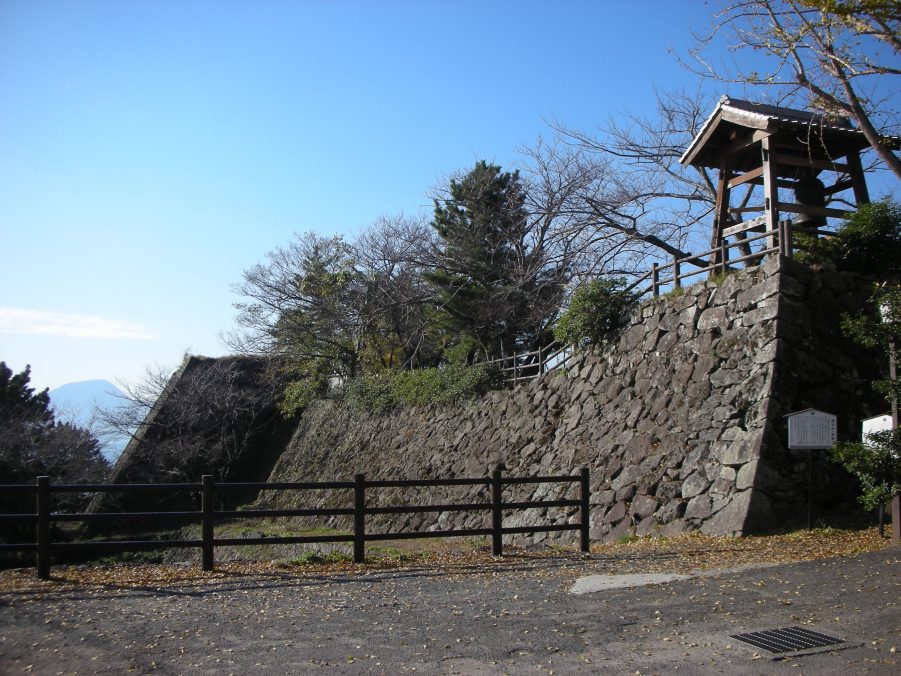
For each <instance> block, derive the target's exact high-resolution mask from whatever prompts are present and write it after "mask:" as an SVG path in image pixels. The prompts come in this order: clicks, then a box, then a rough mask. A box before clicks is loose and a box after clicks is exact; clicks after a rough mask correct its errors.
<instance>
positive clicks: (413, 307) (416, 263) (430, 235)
mask: <svg viewBox="0 0 901 676" xmlns="http://www.w3.org/2000/svg"><path fill="white" fill-rule="evenodd" d="M351 248H352V251H353V258H354V262H355V265H356V268H357V270H358V271H359V272H360V274H361V275H362V277H363V279H364V280H365V283H366V286H367V293H368V297H369V301H370V304H371V306H372V309H373V321H372V322H371V323H370V326H369V330H368V340H367V345H366V354H365V355H364V361H365V362H367V363H368V364H370V365H373V364H375V365H380V366H385V367H387V366H403V367H407V368H412V367H418V366H427V365H432V364H434V363H435V362H436V360H437V359H438V354H437V349H436V348H437V346H436V344H435V341H434V336H431V335H430V330H431V326H430V322H429V316H430V315H429V307H430V306H431V305H432V304H433V303H434V301H435V294H434V291H433V290H432V288H431V287H429V285H428V284H427V283H426V282H425V279H424V277H423V273H424V272H425V271H426V270H428V269H431V268H432V267H433V265H434V261H435V256H436V251H437V242H436V237H435V232H434V230H433V229H432V228H431V227H429V225H428V224H427V223H426V222H425V221H424V220H423V219H419V218H407V217H405V216H402V215H401V216H396V217H382V218H379V219H377V220H376V221H375V222H374V223H373V224H372V225H370V226H369V227H368V228H366V229H365V230H364V231H363V232H362V233H360V235H359V236H358V237H357V238H356V239H355V240H354V241H353V242H352V243H351Z"/></svg>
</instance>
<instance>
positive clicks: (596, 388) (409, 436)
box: [270, 259, 880, 540]
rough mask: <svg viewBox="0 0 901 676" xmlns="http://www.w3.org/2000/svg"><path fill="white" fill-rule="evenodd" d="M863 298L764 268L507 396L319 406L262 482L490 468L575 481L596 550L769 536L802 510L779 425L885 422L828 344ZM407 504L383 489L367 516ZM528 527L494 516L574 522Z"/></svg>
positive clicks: (524, 492)
mask: <svg viewBox="0 0 901 676" xmlns="http://www.w3.org/2000/svg"><path fill="white" fill-rule="evenodd" d="M867 287H868V285H867V282H866V280H859V279H852V278H848V277H846V276H843V275H839V274H837V273H832V272H828V271H812V270H810V269H808V268H806V267H804V266H801V265H795V264H792V263H791V262H790V261H788V262H785V261H783V266H782V267H781V268H779V267H778V261H776V260H775V259H773V260H770V261H769V262H767V263H766V264H765V265H764V266H762V267H760V268H758V269H756V270H752V271H745V272H740V273H735V274H732V275H729V276H728V277H726V278H725V279H724V280H723V281H722V282H721V283H719V284H715V283H713V282H702V283H698V284H695V285H694V286H691V287H688V288H686V289H684V290H679V291H677V293H671V294H669V295H667V296H665V297H661V298H658V299H655V300H652V301H649V302H647V303H645V304H643V305H642V306H641V307H640V308H639V309H638V311H637V312H636V313H635V314H634V316H633V317H632V319H631V322H630V324H629V326H628V327H627V329H626V330H625V331H624V333H623V334H622V336H621V337H620V338H619V340H618V341H617V342H616V343H615V344H612V345H608V346H606V347H605V348H604V349H602V350H598V351H597V352H596V353H593V354H587V355H584V356H583V357H581V358H580V360H579V361H577V363H576V364H575V365H574V366H572V367H571V368H570V369H569V372H568V373H560V372H551V373H550V374H547V375H546V376H545V377H543V378H541V379H539V380H537V381H533V382H531V383H529V384H528V385H520V386H519V387H517V388H516V389H514V390H512V391H501V392H494V393H491V394H489V395H487V396H485V397H483V398H482V399H479V400H477V401H473V402H469V403H467V404H463V405H460V406H456V407H450V408H440V409H436V408H423V407H419V408H413V409H410V410H405V411H399V412H396V413H394V414H392V415H385V416H376V415H362V414H360V413H356V412H353V411H349V410H346V409H344V408H342V407H341V406H340V405H339V404H336V403H335V402H330V401H323V402H317V403H316V404H315V405H314V406H312V407H311V408H310V409H308V410H307V412H306V413H305V414H304V416H303V418H302V420H301V422H300V424H299V427H298V429H297V432H296V433H295V435H294V438H293V440H292V441H291V443H290V444H289V446H288V448H287V449H286V450H285V452H284V453H283V454H282V456H281V457H280V459H279V460H278V462H277V463H276V465H275V467H274V468H273V471H272V474H271V477H270V480H273V481H276V480H277V481H291V480H303V481H312V480H323V481H325V480H336V479H343V478H348V477H350V476H351V475H353V474H354V473H356V472H363V473H365V474H366V475H367V477H368V478H371V479H372V478H420V477H472V476H484V475H485V474H486V473H487V472H488V471H489V469H490V468H491V467H492V466H493V465H494V464H496V463H498V462H503V463H504V464H505V466H506V470H507V472H508V473H510V474H513V475H546V474H559V473H564V474H572V473H574V472H575V470H576V469H577V468H579V467H582V466H587V467H589V468H590V470H591V476H592V479H591V488H592V499H591V502H592V519H591V523H592V537H594V538H603V539H616V538H619V537H621V536H623V535H625V534H628V533H636V534H638V535H647V534H655V533H660V534H675V533H679V532H683V531H685V530H695V529H700V530H702V531H704V532H706V533H712V534H724V535H740V534H746V533H750V532H754V531H760V530H765V529H772V528H774V527H778V526H779V525H780V524H781V523H782V522H783V520H785V519H787V518H791V516H792V515H793V514H797V513H798V510H799V506H800V505H803V504H805V501H806V476H807V474H806V464H804V463H805V459H806V456H799V457H794V456H793V455H792V454H791V453H789V452H788V451H787V450H786V449H785V448H784V446H783V440H784V439H785V436H786V435H785V424H784V419H783V416H784V415H785V414H786V413H788V412H790V411H793V410H798V409H801V408H806V407H808V406H813V407H816V408H820V409H824V410H828V411H830V412H837V413H841V418H842V429H843V432H844V433H845V435H851V433H852V431H853V425H854V424H856V421H857V420H859V418H860V417H862V416H864V415H868V414H871V413H873V412H874V411H876V410H880V409H878V399H874V398H873V397H872V395H871V394H870V393H869V390H868V385H867V384H866V382H867V380H868V379H870V378H872V377H873V376H874V375H875V374H876V371H875V366H874V365H873V364H872V363H871V362H872V359H871V358H870V357H869V356H868V355H863V354H857V353H856V352H855V350H856V348H854V347H853V346H851V345H849V344H848V343H847V342H845V341H844V340H843V339H842V338H841V336H840V335H839V332H838V321H839V317H840V314H841V312H842V311H854V310H856V309H858V308H859V307H860V305H861V301H862V298H864V297H865V296H866V293H867ZM830 476H832V475H829V476H826V477H825V478H824V479H823V480H824V481H826V482H827V484H828V485H829V486H831V489H830V490H831V491H832V493H830V492H829V491H826V493H825V494H826V495H832V496H833V497H834V496H835V495H843V496H844V495H846V494H847V485H846V484H844V483H841V482H836V480H835V478H834V476H833V477H832V478H830ZM518 488H519V489H520V490H519V491H518V492H517V491H514V490H513V489H508V490H509V493H508V494H507V495H505V497H508V496H509V497H513V496H515V497H517V498H523V497H531V498H534V499H554V498H556V497H560V496H561V491H562V490H564V489H563V488H562V487H561V486H560V485H555V484H541V485H538V486H531V487H518ZM481 491H484V489H480V490H469V491H467V490H464V489H448V490H447V491H446V492H444V493H443V494H441V495H434V496H432V498H431V500H432V501H435V502H444V501H449V500H455V499H464V500H471V499H474V498H476V497H477V493H479V492H481ZM410 497H413V496H410V495H406V496H401V495H399V492H398V491H395V490H391V489H383V490H382V491H381V492H380V493H379V494H378V496H377V497H375V498H374V500H373V502H374V503H377V504H397V503H399V502H400V501H401V500H402V499H409V498H410ZM483 497H484V493H483ZM422 499H423V500H424V499H425V498H424V497H423V498H422ZM278 500H281V501H282V502H281V504H288V503H290V502H291V501H292V499H291V498H287V497H284V496H282V497H281V498H278ZM311 500H312V502H311ZM317 500H318V502H317ZM312 504H320V505H338V504H347V498H346V497H344V496H338V495H330V494H322V495H320V496H319V497H318V498H316V499H312V498H310V497H309V494H308V496H307V497H305V502H304V505H307V506H312ZM532 512H534V513H528V512H520V513H518V514H516V515H511V516H509V517H505V525H511V526H516V525H527V524H529V523H532V522H535V521H536V519H541V520H549V521H550V522H552V523H564V522H567V521H574V520H576V519H577V515H575V513H574V510H569V511H566V510H563V509H550V510H532ZM487 519H488V517H487V515H482V514H481V513H466V512H464V513H456V514H455V513H442V514H440V515H427V516H414V517H408V518H402V517H393V521H390V522H388V521H387V520H383V521H382V523H381V524H380V527H382V528H390V529H392V530H396V529H403V528H429V527H431V528H448V527H480V526H483V525H486V524H487ZM320 523H321V522H320ZM329 525H332V526H336V527H346V525H347V524H346V523H345V522H342V521H341V520H340V519H334V520H333V521H332V522H330V524H329ZM543 537H544V536H542V535H537V536H535V538H536V539H538V540H541V539H543Z"/></svg>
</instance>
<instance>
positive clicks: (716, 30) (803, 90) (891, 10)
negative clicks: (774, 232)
mask: <svg viewBox="0 0 901 676" xmlns="http://www.w3.org/2000/svg"><path fill="white" fill-rule="evenodd" d="M899 33H901V9H899V3H898V2H897V0H872V1H868V2H836V1H834V0H727V1H725V2H724V3H723V8H722V9H721V10H720V11H719V12H717V13H716V14H715V15H714V18H713V28H712V29H711V30H710V31H709V32H707V33H706V34H703V35H698V36H696V38H697V44H696V47H695V48H694V49H693V50H692V55H693V57H694V59H695V61H694V63H695V64H696V65H695V66H693V67H692V69H693V70H694V72H696V73H698V74H700V75H703V76H705V77H710V78H714V79H716V80H719V81H721V82H726V83H735V84H741V85H753V86H759V87H763V88H769V89H771V90H773V91H772V92H771V93H772V94H773V95H774V96H776V97H777V98H778V99H780V100H781V101H785V100H787V101H791V100H793V99H797V98H805V99H806V101H804V102H803V103H802V104H800V105H804V104H807V105H812V106H813V107H815V108H817V109H819V110H820V111H822V112H824V113H826V114H828V115H837V116H843V117H849V118H851V119H853V120H854V121H855V122H856V123H857V125H858V126H859V128H860V130H861V131H862V132H863V134H864V136H865V137H866V139H867V141H868V143H869V144H870V146H871V147H872V148H873V150H874V151H875V152H876V154H877V155H878V156H879V158H880V159H881V160H882V161H883V162H884V163H885V165H886V166H887V167H888V168H889V169H890V170H891V171H892V172H893V173H894V174H895V176H896V177H898V178H901V158H899V156H898V155H897V153H894V152H892V148H893V147H894V148H897V142H891V141H890V140H888V139H887V136H888V135H890V134H897V133H898V131H899V123H901V119H899V115H898V110H897V109H896V108H894V107H893V106H892V103H891V98H892V97H896V95H897V92H898V79H897V77H898V76H899V75H901V40H899V38H898V36H899ZM723 42H725V43H726V46H727V47H728V48H729V50H730V53H739V55H742V54H747V55H748V56H749V57H754V56H756V57H758V58H749V59H748V60H747V61H745V62H740V63H738V64H735V63H732V62H730V63H724V62H722V61H718V62H714V61H713V60H712V58H711V57H710V56H708V54H709V53H710V52H711V51H712V49H713V48H714V47H721V46H722V43H723ZM760 56H762V57H763V60H762V61H761V60H760V58H759V57H760ZM759 68H762V69H763V70H762V71H761V70H759Z"/></svg>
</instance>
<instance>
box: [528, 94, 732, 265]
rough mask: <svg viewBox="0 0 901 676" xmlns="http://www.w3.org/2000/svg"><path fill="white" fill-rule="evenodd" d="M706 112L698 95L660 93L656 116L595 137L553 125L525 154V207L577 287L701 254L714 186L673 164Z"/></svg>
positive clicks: (615, 125)
mask: <svg viewBox="0 0 901 676" xmlns="http://www.w3.org/2000/svg"><path fill="white" fill-rule="evenodd" d="M711 106H712V104H711V102H709V101H707V100H706V99H705V98H704V97H703V96H702V95H701V94H700V93H686V92H661V93H658V96H657V115H656V116H655V117H652V118H646V117H638V116H630V117H628V118H626V119H625V120H624V121H610V122H609V123H608V124H607V125H606V126H605V127H602V128H600V129H598V130H596V131H595V132H593V133H589V132H585V131H582V130H577V129H573V128H571V127H567V126H565V125H563V124H559V123H558V124H555V125H554V129H555V132H556V134H555V136H554V138H553V139H552V140H551V141H550V142H545V141H543V140H539V142H538V143H536V144H535V145H534V146H532V147H531V148H526V149H525V150H524V151H523V153H524V157H525V166H524V168H523V173H524V175H525V176H526V177H527V180H528V184H529V191H528V192H529V208H530V210H531V211H532V213H533V214H535V215H536V216H538V217H540V219H541V220H542V223H543V230H544V232H545V237H546V238H547V240H548V243H549V244H548V247H549V250H551V251H553V252H554V255H556V256H559V257H565V258H566V259H567V260H568V261H569V264H570V266H571V269H572V271H573V273H574V274H575V275H576V277H577V278H578V277H588V276H592V275H596V274H598V273H604V274H612V275H629V274H634V273H635V272H637V271H641V270H644V269H646V268H647V261H648V259H649V258H650V259H654V258H656V259H661V258H663V259H667V258H670V257H673V256H675V257H679V258H684V257H686V256H689V255H691V251H692V249H694V250H697V249H698V248H701V249H704V248H706V246H707V237H708V236H709V231H710V226H709V224H708V223H707V219H708V218H710V217H711V215H712V212H713V205H714V203H715V198H716V189H715V184H714V181H713V178H712V177H711V176H710V175H708V174H707V172H706V171H705V170H703V169H702V170H697V169H694V168H690V167H683V166H682V165H681V164H680V163H679V158H680V157H681V155H682V153H683V151H684V149H685V147H687V146H688V144H689V142H690V141H691V139H692V138H694V136H695V135H696V134H697V132H698V131H699V129H700V128H701V125H702V124H703V122H704V120H705V118H706V115H707V113H708V112H709V108H710V107H711Z"/></svg>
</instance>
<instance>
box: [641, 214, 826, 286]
mask: <svg viewBox="0 0 901 676" xmlns="http://www.w3.org/2000/svg"><path fill="white" fill-rule="evenodd" d="M758 220H761V219H756V220H754V221H749V222H747V223H746V224H743V227H742V228H741V229H739V230H735V231H734V232H733V231H732V229H730V230H729V231H728V232H727V234H728V235H735V234H738V233H739V232H742V233H745V235H744V237H743V238H742V239H738V240H736V241H734V242H729V241H727V240H726V238H725V237H724V238H723V240H722V243H721V244H720V246H719V247H717V248H715V249H710V250H708V251H704V252H702V253H699V254H692V255H691V256H686V257H684V258H678V257H675V256H674V257H673V259H672V260H671V261H670V262H669V263H664V264H659V263H654V264H652V266H651V269H650V270H648V272H646V273H645V274H643V275H641V276H640V277H638V278H637V279H636V280H634V281H633V282H632V283H631V284H630V285H629V286H628V287H626V291H627V292H629V291H632V292H634V293H635V294H636V295H637V296H639V297H641V296H644V295H647V294H651V295H653V296H654V297H657V296H659V295H660V294H661V293H663V292H666V291H673V290H675V289H678V288H681V287H682V285H683V283H684V282H685V280H687V279H689V278H691V277H694V276H696V275H702V274H708V275H709V274H711V273H713V274H726V273H727V272H729V271H730V270H733V269H734V266H735V265H737V264H739V263H745V267H751V266H754V265H759V263H760V262H761V261H762V260H763V257H764V256H766V255H768V254H779V255H781V256H785V257H787V258H791V256H792V253H793V251H794V248H793V244H792V222H791V221H779V223H778V226H777V227H776V229H774V230H763V231H762V232H754V230H755V228H759V224H758V223H757V221H758ZM811 232H824V233H825V231H811ZM757 242H760V243H762V244H763V246H759V245H758V247H757V248H756V249H754V250H753V251H751V253H743V254H742V255H739V256H733V251H734V250H735V249H739V250H743V251H747V250H749V249H750V248H751V245H752V244H754V243H757Z"/></svg>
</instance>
